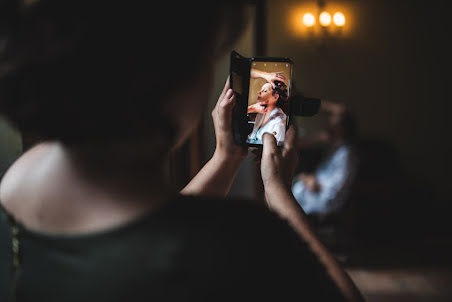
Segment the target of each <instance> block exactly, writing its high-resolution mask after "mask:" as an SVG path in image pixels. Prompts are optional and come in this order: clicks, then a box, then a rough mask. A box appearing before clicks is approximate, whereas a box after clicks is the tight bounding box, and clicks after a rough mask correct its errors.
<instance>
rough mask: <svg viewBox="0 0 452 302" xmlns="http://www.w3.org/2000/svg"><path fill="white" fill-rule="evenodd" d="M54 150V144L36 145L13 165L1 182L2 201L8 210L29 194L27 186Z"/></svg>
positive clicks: (0, 196)
mask: <svg viewBox="0 0 452 302" xmlns="http://www.w3.org/2000/svg"><path fill="white" fill-rule="evenodd" d="M52 148H53V144H52V143H42V144H39V145H36V146H35V147H33V148H31V149H30V150H28V151H27V152H26V153H24V154H23V155H22V156H20V157H19V158H18V159H17V160H16V161H15V162H14V163H13V164H12V165H11V167H10V168H9V169H8V171H7V172H6V173H5V176H4V177H3V179H2V180H1V182H0V200H1V202H2V204H3V206H4V207H5V208H6V209H13V208H14V203H15V200H18V199H23V197H25V195H27V194H28V191H27V187H28V186H27V184H29V183H30V181H31V179H33V177H34V176H35V173H36V170H37V169H38V167H39V165H40V164H41V163H42V161H43V160H44V158H45V157H46V155H47V154H49V152H51V150H52Z"/></svg>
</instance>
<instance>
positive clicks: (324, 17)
mask: <svg viewBox="0 0 452 302" xmlns="http://www.w3.org/2000/svg"><path fill="white" fill-rule="evenodd" d="M319 23H320V25H322V26H328V25H330V24H331V15H330V14H329V13H327V12H322V13H321V14H320V16H319Z"/></svg>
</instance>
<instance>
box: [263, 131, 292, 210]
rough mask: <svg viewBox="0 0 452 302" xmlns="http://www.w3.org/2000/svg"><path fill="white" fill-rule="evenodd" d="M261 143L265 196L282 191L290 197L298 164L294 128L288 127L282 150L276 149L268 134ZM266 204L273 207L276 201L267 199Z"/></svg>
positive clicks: (271, 136) (274, 140)
mask: <svg viewBox="0 0 452 302" xmlns="http://www.w3.org/2000/svg"><path fill="white" fill-rule="evenodd" d="M262 142H263V145H264V146H263V150H262V158H261V176H262V181H263V183H264V189H265V192H266V195H268V194H267V193H269V192H271V191H275V190H276V191H281V190H282V191H284V192H285V193H286V194H288V195H292V193H291V185H292V179H293V176H294V173H295V169H296V166H297V162H298V148H297V130H296V127H295V126H294V125H291V126H290V127H289V130H288V131H287V133H286V138H285V140H284V147H283V148H282V150H280V149H279V148H278V146H277V143H276V138H275V136H274V135H272V134H270V133H265V134H264V135H263V136H262ZM267 202H269V205H271V206H272V207H275V205H272V203H274V202H278V200H277V199H272V200H268V199H267ZM276 208H277V207H276Z"/></svg>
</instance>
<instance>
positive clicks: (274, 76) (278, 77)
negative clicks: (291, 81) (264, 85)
mask: <svg viewBox="0 0 452 302" xmlns="http://www.w3.org/2000/svg"><path fill="white" fill-rule="evenodd" d="M283 73H284V72H283V71H277V72H269V73H267V74H266V75H265V80H266V81H267V82H269V83H271V84H272V87H273V89H274V88H275V81H281V82H284V83H285V82H286V77H285V76H284V75H283Z"/></svg>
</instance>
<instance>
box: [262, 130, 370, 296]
mask: <svg viewBox="0 0 452 302" xmlns="http://www.w3.org/2000/svg"><path fill="white" fill-rule="evenodd" d="M262 139H263V144H264V148H263V151H262V159H261V175H262V180H263V183H264V188H265V197H266V200H267V204H268V206H269V207H270V209H271V210H273V211H275V212H276V213H277V214H278V215H279V216H281V217H282V218H283V219H287V220H288V222H289V224H290V225H291V226H292V227H293V229H294V230H295V231H296V232H297V233H298V234H299V235H300V236H301V237H302V238H303V240H304V241H305V242H306V243H307V244H308V245H309V246H310V248H311V250H312V251H313V253H314V254H315V255H316V256H317V257H318V259H319V261H320V262H321V263H322V264H323V265H324V266H325V267H326V269H327V271H328V274H329V275H330V277H331V279H332V280H333V282H334V283H335V284H336V286H337V287H338V288H339V290H340V291H341V292H342V294H343V295H344V297H345V298H346V299H347V300H348V301H364V300H363V297H362V296H361V293H360V292H359V290H358V289H357V287H356V286H355V284H354V283H353V281H352V280H351V279H350V277H349V276H348V275H347V273H346V272H345V271H344V269H343V268H342V267H341V265H340V264H339V263H338V262H337V261H336V259H335V258H334V257H333V255H331V253H330V252H329V251H328V250H327V249H326V247H325V246H324V245H323V244H322V243H321V242H320V240H319V238H318V237H317V235H316V234H315V232H314V230H313V229H312V228H311V226H310V225H309V223H308V220H307V217H306V214H305V213H304V211H303V209H302V208H301V207H300V205H299V204H298V202H297V201H296V200H295V198H294V197H293V195H292V192H291V191H290V182H291V179H292V177H291V175H293V170H294V168H293V167H295V166H296V165H295V163H296V161H297V150H296V149H297V148H296V131H295V127H293V126H291V127H290V129H289V131H288V132H287V135H286V140H285V144H284V148H283V150H282V151H280V150H279V149H278V148H277V145H276V140H275V138H274V136H273V135H269V134H264V136H263V138H262Z"/></svg>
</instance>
